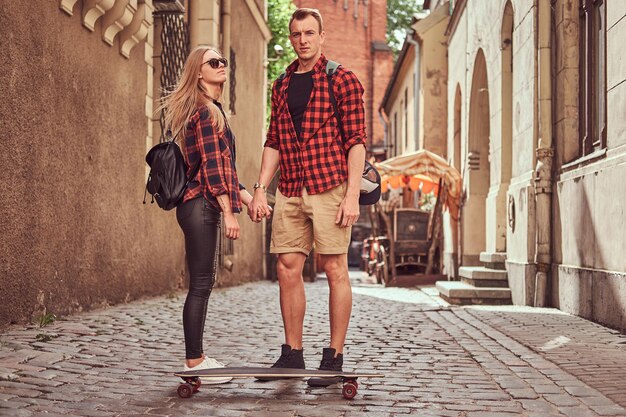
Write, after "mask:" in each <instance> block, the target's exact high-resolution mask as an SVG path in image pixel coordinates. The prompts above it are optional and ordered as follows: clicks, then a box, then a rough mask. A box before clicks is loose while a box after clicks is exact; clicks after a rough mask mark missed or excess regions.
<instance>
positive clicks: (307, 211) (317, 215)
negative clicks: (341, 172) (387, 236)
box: [270, 182, 352, 256]
mask: <svg viewBox="0 0 626 417" xmlns="http://www.w3.org/2000/svg"><path fill="white" fill-rule="evenodd" d="M347 186H348V185H347V183H345V182H344V183H343V184H342V185H339V186H337V187H335V188H332V189H330V190H328V191H324V192H323V193H320V194H314V195H309V194H307V193H306V190H305V189H304V188H303V189H302V197H285V196H284V195H282V194H281V193H280V191H278V190H277V191H276V205H275V206H274V214H273V215H272V243H271V245H270V253H293V252H300V253H303V254H305V255H307V256H308V254H309V252H311V249H312V248H313V244H314V243H315V251H316V252H317V253H319V254H323V255H339V254H343V253H348V247H349V246H350V233H351V231H352V227H340V226H339V225H337V224H335V218H336V217H337V212H338V211H339V205H340V204H341V201H342V200H343V198H344V196H345V194H346V187H347Z"/></svg>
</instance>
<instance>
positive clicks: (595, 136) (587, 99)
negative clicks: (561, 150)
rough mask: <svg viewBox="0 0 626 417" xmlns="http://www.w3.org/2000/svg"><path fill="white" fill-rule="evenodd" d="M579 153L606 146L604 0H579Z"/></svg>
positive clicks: (584, 153)
mask: <svg viewBox="0 0 626 417" xmlns="http://www.w3.org/2000/svg"><path fill="white" fill-rule="evenodd" d="M579 56H580V75H579V83H580V84H579V103H578V104H579V131H580V148H579V149H580V156H585V155H589V154H591V153H593V152H595V151H597V150H600V149H602V148H604V147H606V0H581V3H580V21H579Z"/></svg>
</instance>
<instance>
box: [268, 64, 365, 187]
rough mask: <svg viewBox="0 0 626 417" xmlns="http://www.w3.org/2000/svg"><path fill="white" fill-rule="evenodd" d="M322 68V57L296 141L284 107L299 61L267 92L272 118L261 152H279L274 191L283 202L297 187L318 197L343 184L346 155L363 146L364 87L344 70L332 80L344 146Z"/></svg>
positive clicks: (346, 165)
mask: <svg viewBox="0 0 626 417" xmlns="http://www.w3.org/2000/svg"><path fill="white" fill-rule="evenodd" d="M327 62H328V61H327V60H326V58H325V57H324V55H322V56H321V57H320V59H319V61H318V62H317V63H316V64H315V66H314V67H313V90H312V91H311V98H310V99H309V104H308V105H307V108H306V110H305V112H304V116H303V119H302V134H301V139H300V140H298V138H297V137H296V131H295V129H294V127H293V123H292V121H291V114H290V113H289V106H288V105H287V87H288V86H289V80H290V79H291V75H292V74H293V73H294V71H295V70H296V69H297V68H298V61H294V62H292V63H291V64H290V65H289V66H288V67H287V71H286V75H285V77H284V78H283V79H282V81H281V80H276V81H275V82H274V86H273V87H272V117H271V120H270V126H269V129H268V131H267V140H266V142H265V146H268V147H270V148H274V149H276V150H278V151H279V161H280V181H279V183H278V188H279V189H280V192H281V193H282V194H283V195H285V196H287V197H299V196H301V195H302V187H306V191H307V193H308V194H319V193H322V192H324V191H326V190H329V189H331V188H334V187H336V186H338V185H340V184H342V183H343V182H345V181H346V180H347V178H348V162H347V155H348V151H349V150H350V148H351V147H353V146H354V145H357V144H363V145H364V146H365V141H366V133H365V108H364V105H363V87H362V86H361V83H360V82H359V80H358V79H357V77H356V75H354V73H353V72H351V71H348V70H346V69H345V68H343V67H339V68H337V70H336V72H335V73H334V74H333V91H334V93H335V99H336V100H337V107H338V108H339V113H340V114H341V120H342V122H343V128H344V134H345V141H344V139H342V136H341V132H340V131H339V126H338V124H337V119H336V117H335V116H334V114H333V105H332V103H331V101H330V95H329V92H328V80H327V78H326V63H327Z"/></svg>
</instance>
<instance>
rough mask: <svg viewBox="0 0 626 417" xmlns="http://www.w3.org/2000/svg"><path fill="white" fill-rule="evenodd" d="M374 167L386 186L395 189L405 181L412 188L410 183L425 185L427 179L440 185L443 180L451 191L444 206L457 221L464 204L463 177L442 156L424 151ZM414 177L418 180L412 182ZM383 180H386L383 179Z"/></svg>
mask: <svg viewBox="0 0 626 417" xmlns="http://www.w3.org/2000/svg"><path fill="white" fill-rule="evenodd" d="M375 166H376V168H377V169H378V170H379V172H380V173H381V174H384V175H386V176H387V184H389V186H391V187H392V188H396V187H397V186H398V185H396V184H399V185H404V184H406V182H404V180H403V179H404V178H406V177H409V186H411V181H413V186H415V184H417V181H420V182H421V183H422V185H426V184H425V181H424V177H425V179H430V180H431V182H433V183H437V184H438V183H439V180H441V181H442V183H443V184H444V186H445V187H446V188H447V189H448V195H447V196H446V200H445V201H444V202H443V203H444V205H445V206H446V207H448V210H450V215H451V216H452V217H453V218H455V219H458V214H459V204H460V200H461V174H459V171H457V170H456V168H454V167H453V166H451V165H450V164H448V162H447V161H446V160H445V159H443V158H442V157H441V156H439V155H437V154H434V153H433V152H430V151H427V150H425V149H421V150H419V151H415V152H411V153H408V154H405V155H401V156H396V157H393V158H389V159H386V160H384V161H382V162H377V163H376V164H375ZM411 177H413V178H416V180H412V178H411ZM396 178H397V179H396ZM420 178H421V179H420ZM384 180H385V177H383V181H384ZM394 186H395V187H394ZM418 186H419V185H418ZM422 190H423V188H422Z"/></svg>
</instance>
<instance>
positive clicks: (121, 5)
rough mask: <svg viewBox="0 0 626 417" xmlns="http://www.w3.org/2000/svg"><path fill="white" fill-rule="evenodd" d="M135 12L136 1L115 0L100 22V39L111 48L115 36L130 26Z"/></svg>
mask: <svg viewBox="0 0 626 417" xmlns="http://www.w3.org/2000/svg"><path fill="white" fill-rule="evenodd" d="M136 12H137V0H116V1H115V5H114V6H113V8H112V9H111V10H109V11H108V12H107V13H106V14H105V15H104V17H103V20H102V39H103V40H104V41H105V42H106V43H108V44H109V45H111V46H113V40H114V39H115V35H117V34H118V33H119V32H120V31H122V30H123V29H124V28H125V27H126V26H128V25H130V22H131V21H132V20H133V16H134V15H135V13H136Z"/></svg>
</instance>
